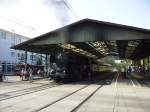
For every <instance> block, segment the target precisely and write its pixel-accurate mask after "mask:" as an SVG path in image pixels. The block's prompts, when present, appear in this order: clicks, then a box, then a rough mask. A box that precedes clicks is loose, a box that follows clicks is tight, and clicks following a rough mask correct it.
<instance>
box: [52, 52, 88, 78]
mask: <svg viewBox="0 0 150 112" xmlns="http://www.w3.org/2000/svg"><path fill="white" fill-rule="evenodd" d="M50 63H51V67H50V68H51V72H50V77H51V78H52V79H54V80H56V81H60V80H62V81H75V80H83V79H86V78H87V77H88V76H87V75H88V72H90V59H89V58H88V57H86V56H81V55H77V54H72V53H70V52H61V53H56V54H51V57H50Z"/></svg>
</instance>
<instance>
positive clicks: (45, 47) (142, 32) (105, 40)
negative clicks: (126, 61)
mask: <svg viewBox="0 0 150 112" xmlns="http://www.w3.org/2000/svg"><path fill="white" fill-rule="evenodd" d="M149 39H150V30H147V29H142V28H137V27H132V26H126V25H121V24H115V23H109V22H104V21H97V20H92V19H83V20H80V21H78V22H75V23H72V24H69V25H67V26H64V27H62V28H59V29H57V30H54V31H51V32H48V33H46V34H43V35H40V36H38V37H36V38H33V39H30V40H28V41H25V42H23V43H20V44H18V45H15V46H13V47H12V48H13V49H18V50H26V51H31V52H37V53H45V54H49V53H54V52H59V51H62V50H64V49H65V50H67V51H71V52H74V53H77V54H81V55H85V56H88V57H92V58H101V57H104V56H107V55H118V56H120V58H130V59H140V58H142V57H145V56H148V55H149V54H150V50H149V48H150V40H149Z"/></svg>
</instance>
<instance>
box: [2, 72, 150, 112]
mask: <svg viewBox="0 0 150 112" xmlns="http://www.w3.org/2000/svg"><path fill="white" fill-rule="evenodd" d="M110 75H111V74H110ZM54 85H56V84H54V83H50V81H48V80H38V81H34V82H32V83H30V82H22V81H18V80H17V81H15V80H14V81H11V82H3V83H0V99H1V100H0V112H149V110H150V84H149V81H148V80H136V79H132V78H128V79H123V78H122V77H121V76H120V75H119V74H116V75H115V77H112V79H110V78H109V79H104V80H96V81H92V82H91V81H85V82H77V83H70V84H61V85H58V84H57V86H54ZM53 86H54V87H53ZM42 88H44V89H42ZM37 90H38V91H37ZM24 92H25V93H26V92H27V93H28V94H24ZM17 94H19V95H17ZM20 94H21V95H20ZM11 95H12V96H11ZM13 95H14V96H15V97H13ZM7 97H8V98H7ZM9 97H11V98H9Z"/></svg>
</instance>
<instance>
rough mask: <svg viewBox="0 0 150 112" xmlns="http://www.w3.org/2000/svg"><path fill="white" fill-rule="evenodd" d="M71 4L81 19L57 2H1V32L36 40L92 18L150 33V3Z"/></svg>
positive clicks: (99, 0) (76, 0) (84, 0)
mask: <svg viewBox="0 0 150 112" xmlns="http://www.w3.org/2000/svg"><path fill="white" fill-rule="evenodd" d="M59 1H61V0H56V2H57V3H59ZM67 1H68V3H69V4H70V5H71V7H72V9H73V11H74V12H75V13H76V15H77V17H76V16H75V15H74V14H73V13H72V12H70V10H68V9H67V8H66V7H65V6H64V5H63V4H60V3H59V4H56V2H55V0H0V28H2V29H6V30H9V31H12V30H13V31H14V32H16V33H19V34H22V35H25V36H28V37H31V38H33V37H35V36H37V35H40V34H43V33H46V32H48V31H51V30H54V29H56V28H59V27H61V26H63V25H65V24H69V23H72V22H75V21H77V20H79V19H82V18H91V19H96V20H101V21H108V22H113V23H119V24H125V25H130V26H136V27H141V28H146V29H150V0H67ZM20 24H21V25H20Z"/></svg>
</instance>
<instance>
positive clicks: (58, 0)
mask: <svg viewBox="0 0 150 112" xmlns="http://www.w3.org/2000/svg"><path fill="white" fill-rule="evenodd" d="M44 4H45V5H47V6H49V7H50V8H51V9H52V10H53V11H54V12H55V17H56V19H57V20H58V21H59V22H60V25H62V26H64V25H66V24H67V23H68V22H69V21H70V14H69V10H68V7H67V4H66V2H65V1H64V0H44ZM50 13H51V12H50Z"/></svg>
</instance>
